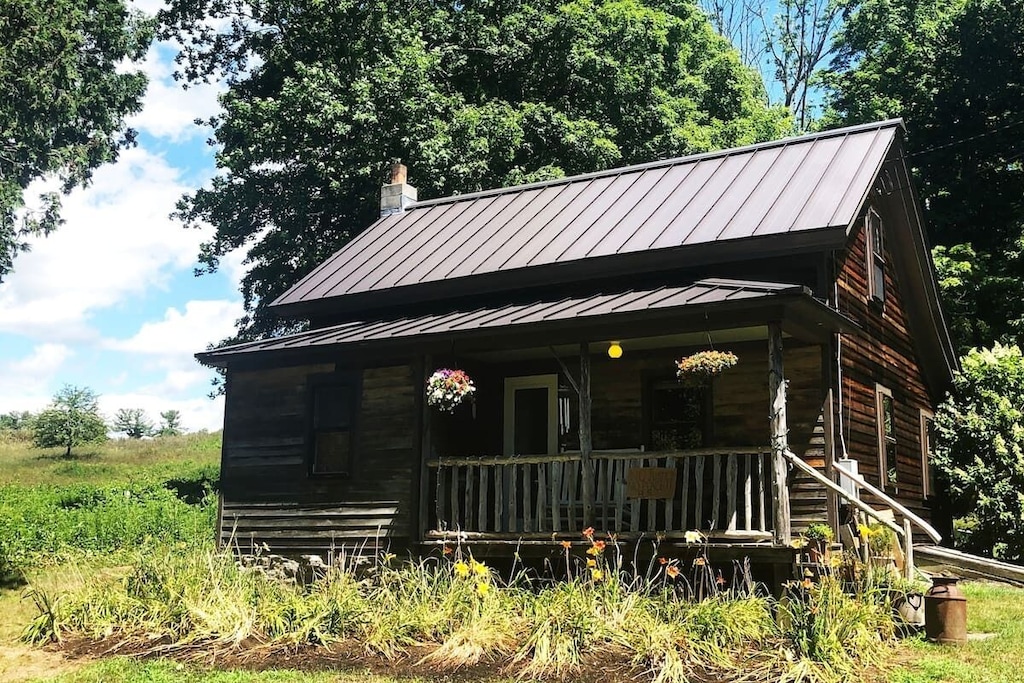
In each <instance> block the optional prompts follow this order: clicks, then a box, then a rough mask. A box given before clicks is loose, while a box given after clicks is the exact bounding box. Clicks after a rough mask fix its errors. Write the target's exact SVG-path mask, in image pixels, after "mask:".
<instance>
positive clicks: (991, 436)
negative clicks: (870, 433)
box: [934, 344, 1024, 561]
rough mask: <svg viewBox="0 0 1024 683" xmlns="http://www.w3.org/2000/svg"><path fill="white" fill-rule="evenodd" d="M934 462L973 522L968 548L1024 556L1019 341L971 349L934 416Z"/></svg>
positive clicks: (1023, 386)
mask: <svg viewBox="0 0 1024 683" xmlns="http://www.w3.org/2000/svg"><path fill="white" fill-rule="evenodd" d="M935 427H936V444H935V459H934V464H935V466H936V468H938V470H939V472H940V473H941V475H942V479H943V480H944V481H945V482H946V484H947V486H948V488H949V493H950V497H951V502H952V504H953V513H954V515H955V516H958V517H964V518H968V519H969V520H970V521H971V522H972V523H971V524H969V525H968V528H969V529H970V532H969V535H968V536H967V538H966V546H967V547H966V548H965V549H967V550H971V551H974V552H979V553H982V554H984V555H988V556H990V557H997V558H1000V559H1006V560H1014V561H1020V560H1021V559H1024V493H1022V492H1024V356H1022V354H1021V350H1020V348H1019V347H1017V346H1001V345H1000V344H996V345H995V346H994V347H992V348H991V349H981V350H978V349H972V350H971V351H970V352H969V353H968V354H967V355H966V356H965V357H964V358H963V370H962V372H960V373H959V374H958V375H957V378H956V382H955V385H954V388H953V391H952V393H951V395H950V397H949V398H948V399H947V400H946V402H945V403H943V404H942V406H941V408H940V409H939V411H938V413H937V414H936V416H935Z"/></svg>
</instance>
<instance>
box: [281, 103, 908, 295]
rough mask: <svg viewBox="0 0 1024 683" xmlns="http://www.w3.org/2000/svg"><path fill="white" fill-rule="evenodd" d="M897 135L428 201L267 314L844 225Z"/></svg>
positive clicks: (837, 135)
mask: <svg viewBox="0 0 1024 683" xmlns="http://www.w3.org/2000/svg"><path fill="white" fill-rule="evenodd" d="M901 125H902V124H901V122H900V121H899V120H892V121H885V122H881V123H876V124H870V125H866V126H856V127H852V128H844V129H839V130H833V131H828V132H826V133H821V134H817V135H808V136H803V137H797V138H789V139H786V140H780V141H776V142H771V143H765V144H761V145H753V146H749V147H743V148H738V149H732V150H724V151H721V152H716V153H710V154H702V155H697V156H691V157H683V158H679V159H672V160H668V161H661V162H655V163H651V164H644V165H641V166H631V167H626V168H620V169H612V170H609V171H604V172H600V173H593V174H588V175H584V176H577V177H574V178H566V179H561V180H557V181H549V182H544V183H535V184H531V185H523V186H519V187H510V188H501V189H498V190H491V191H486V192H478V193H474V194H469V195H463V196H454V197H448V198H444V199H438V200H429V201H422V202H419V203H417V204H414V205H413V206H412V207H411V208H409V209H408V210H407V211H406V212H405V213H403V214H395V215H391V216H387V217H385V218H382V219H381V220H379V221H377V222H376V223H374V224H373V225H372V226H370V227H369V228H367V229H366V230H365V231H364V232H363V233H361V234H360V235H359V236H357V237H356V238H355V239H354V240H352V241H351V242H349V243H348V244H347V245H346V246H344V247H343V248H342V249H341V250H339V251H338V252H337V253H335V254H334V255H333V256H332V257H331V258H330V259H328V260H327V261H325V262H324V263H323V264H321V265H320V266H319V267H318V268H316V269H315V270H314V271H313V272H311V273H310V274H309V275H307V276H306V277H304V278H303V279H302V280H301V281H300V282H299V283H297V284H296V285H295V286H294V287H292V288H291V289H290V290H289V291H288V292H286V293H285V294H284V295H282V296H281V297H280V298H278V299H277V300H276V301H275V302H274V304H273V305H275V306H281V305H288V304H295V303H300V302H308V301H314V300H318V299H326V298H333V297H340V296H344V295H347V294H356V293H365V292H373V291H380V290H385V289H390V288H394V287H402V286H409V285H417V284H422V283H427V282H437V281H442V280H452V279H455V278H471V277H473V276H478V275H483V274H487V273H496V272H501V271H510V270H515V269H521V268H530V267H534V266H540V265H547V264H556V263H566V262H570V261H578V260H582V259H587V258H594V257H602V256H615V255H621V254H627V253H635V252H641V251H648V250H656V249H667V248H672V247H682V246H690V245H698V244H706V243H709V242H716V241H724V240H740V239H745V238H750V237H760V236H765V235H782V234H787V233H794V232H800V231H807V230H816V229H821V228H836V229H838V228H843V229H846V228H847V227H848V226H849V225H850V224H851V223H852V221H853V220H854V219H855V217H856V212H857V211H858V209H859V208H860V206H861V204H862V202H863V200H864V198H865V197H866V196H867V192H868V190H869V189H870V187H871V184H872V183H873V181H874V179H875V176H876V175H877V173H878V171H879V169H880V168H881V164H882V162H883V161H884V159H885V156H886V154H887V152H888V150H889V148H890V146H891V144H892V142H893V140H894V138H895V135H896V131H897V130H898V129H899V128H900V126H901Z"/></svg>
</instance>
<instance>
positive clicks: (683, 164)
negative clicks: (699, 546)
mask: <svg viewBox="0 0 1024 683" xmlns="http://www.w3.org/2000/svg"><path fill="white" fill-rule="evenodd" d="M903 134H904V131H903V126H902V122H901V121H898V120H893V121H884V122H880V123H876V124H871V125H863V126H857V127H852V128H844V129H839V130H833V131H828V132H825V133H820V134H815V135H806V136H802V137H796V138H789V139H785V140H779V141H775V142H769V143H764V144H757V145H752V146H748V147H742V148H738V149H728V150H724V151H721V152H713V153H708V154H699V155H694V156H688V157H683V158H677V159H668V160H665V161H657V162H653V163H648V164H643V165H639V166H629V167H625V168H615V169H610V170H607V171H601V172H597V173H591V174H587V175H581V176H575V177H570V178H564V179H560V180H554V181H549V182H541V183H534V184H529V185H522V186H517V187H503V188H498V189H494V190H488V191H484V192H477V193H473V194H466V195H460V196H452V197H442V198H436V199H427V200H419V199H418V197H417V194H416V191H415V189H414V188H413V187H412V186H411V185H410V184H409V183H408V182H407V181H406V176H405V173H406V172H405V167H404V166H400V165H396V166H395V167H394V168H393V177H392V182H390V183H388V184H386V185H385V186H384V187H383V188H382V193H381V216H380V220H378V221H377V222H375V223H374V224H373V225H371V226H369V227H368V228H366V229H365V230H364V231H363V232H362V233H360V234H359V236H358V237H356V238H355V239H353V240H352V241H351V242H349V243H348V244H346V245H345V246H344V247H342V248H341V249H340V250H339V251H338V252H337V253H336V254H334V256H332V257H331V258H329V259H328V260H326V261H325V262H324V263H323V264H321V265H320V266H319V267H317V268H316V269H315V270H313V271H312V272H311V273H309V274H308V275H306V276H305V277H304V278H302V279H301V280H300V281H299V282H297V283H295V285H294V286H293V287H292V288H291V289H290V290H289V291H288V292H287V293H285V294H284V295H283V296H281V297H280V298H279V299H277V300H276V301H274V302H273V304H272V308H273V310H274V311H276V312H277V313H278V314H280V315H281V316H283V317H285V318H288V319H292V320H302V321H308V323H309V328H308V331H305V332H301V333H298V334H292V335H289V336H283V337H279V338H275V339H267V340H263V341H256V342H252V343H246V344H239V345H235V346H230V347H226V348H221V349H217V350H213V351H207V352H204V353H201V354H199V355H198V357H199V358H200V359H202V360H203V361H205V362H207V363H212V364H215V365H218V366H220V367H223V368H225V369H226V371H227V380H226V382H227V385H226V386H227V400H226V407H225V417H224V445H223V456H222V474H221V477H222V494H221V510H220V516H219V534H220V539H221V541H222V542H223V543H233V544H235V545H236V546H238V547H239V548H242V549H245V548H249V547H251V546H253V545H256V544H260V545H262V544H266V545H268V546H269V547H270V548H272V549H273V550H275V551H276V552H283V553H307V552H317V553H324V552H326V551H329V550H330V549H335V550H340V549H341V548H343V547H345V548H349V549H352V548H358V549H361V550H364V551H365V550H368V549H376V548H380V547H383V546H387V547H390V548H391V549H392V550H393V551H395V550H398V551H409V552H413V553H419V552H426V551H429V550H430V548H431V547H432V546H436V545H437V544H440V543H445V542H449V543H450V542H453V541H455V540H457V541H458V542H460V543H463V544H468V545H470V546H471V547H472V548H473V551H474V553H476V554H477V556H482V555H487V554H490V555H492V556H493V555H496V554H497V555H500V554H506V555H508V554H511V553H512V552H513V550H518V552H520V553H526V552H528V551H530V550H531V549H532V550H534V551H535V552H537V553H541V554H542V553H550V552H551V551H552V547H553V545H554V544H553V542H552V541H560V540H563V539H568V540H573V541H578V540H580V531H581V529H583V528H584V527H587V526H593V527H594V528H595V529H596V530H597V531H598V533H602V534H603V533H610V534H615V535H616V536H617V538H618V539H619V541H620V542H625V543H630V542H633V541H637V540H640V541H644V539H646V540H648V541H649V540H651V539H659V542H660V543H662V544H663V545H665V544H668V545H673V544H678V546H679V548H680V550H681V549H682V548H684V547H685V541H684V534H685V532H687V531H689V530H700V531H701V532H702V533H703V534H704V535H705V536H706V537H707V538H708V542H709V546H708V547H709V548H710V549H711V550H712V551H713V552H719V553H721V554H722V555H723V556H732V557H739V556H748V557H751V558H754V559H755V560H757V561H761V562H766V563H776V564H777V565H779V566H789V565H790V564H791V563H792V561H793V550H792V547H791V541H792V539H793V538H794V537H795V536H796V535H798V534H800V533H801V532H802V530H804V529H805V528H806V527H807V525H809V524H811V523H812V522H823V523H828V524H831V525H833V526H836V525H837V524H838V523H839V517H840V514H841V511H842V510H845V509H846V508H847V507H848V506H854V507H855V508H856V509H863V510H865V511H868V514H870V511H878V510H885V511H886V512H887V513H888V517H887V518H886V519H887V520H888V521H886V522H884V523H887V524H889V525H890V526H892V527H893V528H894V529H896V530H898V531H899V532H900V533H901V534H902V535H903V536H904V538H905V539H906V541H907V542H908V543H909V542H910V541H911V540H912V539H913V538H914V536H915V535H917V536H918V537H921V536H922V535H923V534H927V535H930V536H932V538H933V540H936V538H937V534H936V533H935V531H934V529H933V528H932V527H931V526H930V524H929V521H930V519H931V515H932V509H933V507H934V504H935V497H934V496H935V488H934V484H933V480H932V478H931V475H930V466H929V448H930V446H929V444H930V441H929V436H928V435H929V430H930V425H931V418H932V411H933V410H934V407H935V405H936V403H937V401H938V400H939V399H940V397H941V396H942V395H943V393H944V392H945V390H946V388H947V386H948V385H949V382H950V380H951V377H952V372H953V370H954V368H955V365H956V358H955V355H954V352H953V348H952V345H951V343H950V339H949V335H948V332H947V329H946V325H945V322H944V320H943V314H942V310H941V308H940V306H939V302H938V297H937V288H936V282H935V277H934V273H933V269H932V264H931V260H930V255H929V250H928V246H927V244H926V240H925V236H924V232H923V229H922V224H921V211H920V207H919V205H918V202H917V200H916V197H915V193H914V189H913V185H912V182H911V177H910V174H909V172H908V168H907V164H906V161H905V157H904V145H903ZM680 362H682V365H680ZM709 364H710V366H713V367H710V366H709ZM681 367H682V369H681ZM439 370H458V371H461V373H464V376H465V377H468V378H469V379H470V380H471V381H472V383H473V387H474V389H473V391H472V393H468V391H467V390H466V387H465V385H461V388H457V390H456V391H454V392H448V396H447V397H445V396H444V395H443V394H445V391H443V390H439V393H438V394H437V395H431V394H430V393H428V384H429V383H431V382H434V383H437V382H439V381H441V380H443V379H444V376H445V374H446V373H442V374H440V375H435V373H436V372H437V371H439ZM702 371H704V373H703V374H701V373H702ZM462 377H463V375H462V374H457V377H456V379H461V378H462ZM435 389H437V386H435ZM442 389H443V387H442ZM439 397H440V398H439ZM460 399H462V400H461V402H460ZM889 510H892V512H891V513H889V512H888V511H889Z"/></svg>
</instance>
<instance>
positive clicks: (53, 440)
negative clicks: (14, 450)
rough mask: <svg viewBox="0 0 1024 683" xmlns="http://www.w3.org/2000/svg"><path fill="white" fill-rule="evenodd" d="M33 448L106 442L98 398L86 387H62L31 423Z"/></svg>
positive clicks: (67, 448)
mask: <svg viewBox="0 0 1024 683" xmlns="http://www.w3.org/2000/svg"><path fill="white" fill-rule="evenodd" d="M33 426H34V428H35V445H36V446H38V447H39V448H54V447H57V446H59V447H61V448H64V449H65V450H64V455H65V457H70V456H71V449H72V448H74V447H75V446H79V445H81V444H84V443H92V442H95V441H102V440H103V439H105V438H107V425H106V423H105V422H104V420H103V416H102V415H100V409H99V397H98V396H97V395H96V393H95V392H94V391H93V390H92V389H89V388H88V387H75V386H71V385H65V386H64V387H63V388H62V389H61V390H60V391H58V392H57V393H56V394H54V397H53V402H52V403H51V404H50V406H49V407H48V408H47V409H46V410H44V411H43V412H41V413H39V415H38V416H36V418H35V421H34V425H33Z"/></svg>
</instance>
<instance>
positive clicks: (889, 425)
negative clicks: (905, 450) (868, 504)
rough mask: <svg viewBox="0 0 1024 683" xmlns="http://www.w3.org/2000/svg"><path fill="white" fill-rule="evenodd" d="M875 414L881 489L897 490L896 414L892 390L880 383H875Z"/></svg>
mask: <svg viewBox="0 0 1024 683" xmlns="http://www.w3.org/2000/svg"><path fill="white" fill-rule="evenodd" d="M875 401H876V414H877V416H878V471H879V473H880V476H879V483H880V484H881V487H882V488H883V489H892V490H893V491H898V490H899V472H898V469H897V466H896V451H897V447H896V415H895V410H894V407H893V401H892V392H891V391H889V390H888V389H886V388H885V387H883V386H882V385H881V384H877V385H875Z"/></svg>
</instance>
